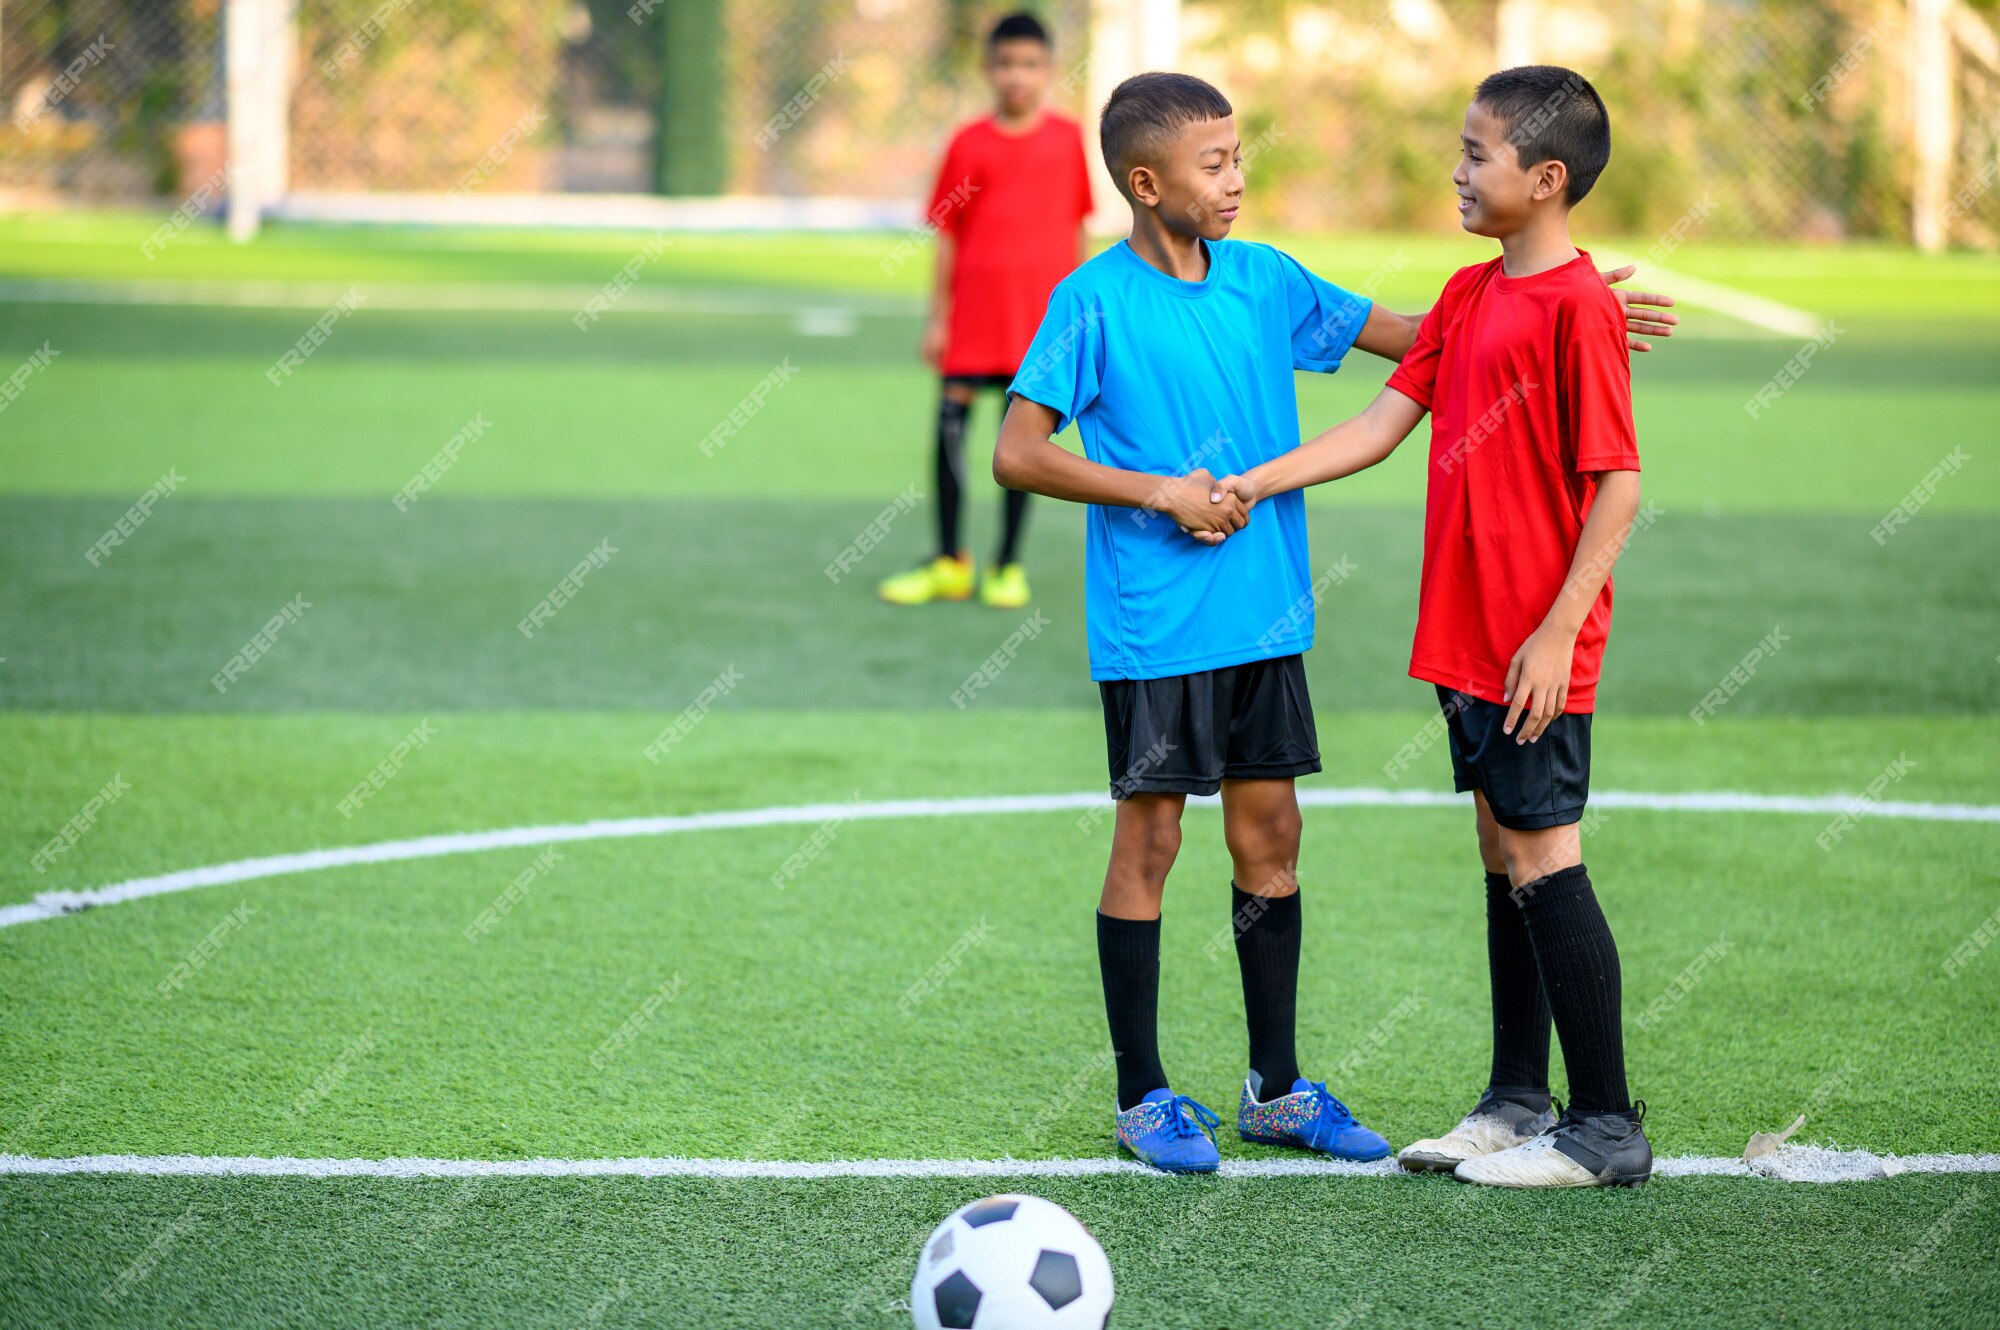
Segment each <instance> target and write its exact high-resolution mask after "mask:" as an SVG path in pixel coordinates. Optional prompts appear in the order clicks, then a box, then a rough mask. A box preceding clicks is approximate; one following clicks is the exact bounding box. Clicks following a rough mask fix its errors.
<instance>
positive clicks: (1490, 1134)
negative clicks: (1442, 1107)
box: [1396, 1090, 1556, 1173]
mask: <svg viewBox="0 0 2000 1330" xmlns="http://www.w3.org/2000/svg"><path fill="white" fill-rule="evenodd" d="M1555 1125H1556V1115H1555V1114H1554V1113H1553V1112H1551V1111H1549V1110H1548V1109H1543V1110H1541V1111H1540V1112H1536V1111H1535V1110H1534V1109H1533V1108H1530V1107H1529V1106H1527V1105H1525V1104H1517V1103H1513V1102H1511V1101H1509V1100H1505V1099H1496V1098H1494V1097H1493V1092H1492V1091H1491V1090H1488V1091H1487V1092H1486V1093H1485V1094H1482V1095H1481V1096H1479V1102H1478V1103H1477V1104H1475V1105H1474V1106H1473V1109H1472V1111H1471V1112H1470V1113H1467V1114H1466V1115H1465V1119H1464V1121H1462V1122H1460V1123H1459V1124H1458V1125H1457V1126H1456V1127H1453V1128H1452V1129H1451V1130H1450V1131H1448V1132H1446V1133H1445V1134H1444V1135H1442V1136H1434V1137H1431V1138H1430V1139H1429V1140H1423V1141H1412V1142H1411V1143H1410V1144H1408V1145H1406V1146H1404V1147H1403V1150H1402V1152H1401V1153H1400V1154H1398V1155H1397V1156H1396V1162H1397V1163H1399V1164H1401V1165H1402V1166H1403V1167H1404V1168H1406V1169H1408V1170H1409V1171H1410V1172H1412V1173H1449V1172H1451V1171H1452V1170H1453V1169H1455V1168H1457V1167H1458V1166H1459V1165H1460V1164H1462V1163H1464V1162H1465V1161H1466V1160H1468V1159H1478V1158H1480V1157H1481V1156H1483V1155H1490V1154H1497V1153H1499V1152H1500V1151H1502V1150H1509V1149H1512V1148H1513V1147H1515V1146H1517V1145H1521V1144H1524V1143H1526V1142H1528V1141H1531V1140H1533V1139H1534V1138H1535V1137H1537V1136H1539V1135H1541V1133H1543V1132H1545V1131H1547V1130H1548V1129H1549V1128H1551V1127H1553V1126H1555Z"/></svg>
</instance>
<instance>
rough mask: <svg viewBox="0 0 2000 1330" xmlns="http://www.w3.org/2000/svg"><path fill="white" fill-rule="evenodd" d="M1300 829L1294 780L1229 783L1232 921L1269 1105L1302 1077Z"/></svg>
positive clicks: (1254, 1052)
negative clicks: (1299, 1035)
mask: <svg viewBox="0 0 2000 1330" xmlns="http://www.w3.org/2000/svg"><path fill="white" fill-rule="evenodd" d="M1299 829H1300V820H1299V801H1298V794H1297V788H1296V786H1295V784H1294V782H1292V781H1291V780H1225V781H1224V782H1222V834H1223V839H1224V840H1225V841H1226V842H1228V845H1229V858H1230V862H1231V864H1232V865H1233V866H1234V867H1235V870H1236V877H1235V880H1234V881H1233V882H1231V883H1230V911H1231V914H1230V918H1231V922H1232V926H1233V928H1234V931H1235V934H1236V964H1237V967H1238V969H1239V970H1240V971H1241V972H1242V976H1243V1015H1244V1019H1245V1021H1246V1022H1247V1023H1248V1025H1249V1030H1250V1070H1251V1072H1252V1073H1253V1074H1254V1076H1255V1079H1256V1084H1257V1086H1258V1088H1259V1091H1260V1096H1259V1097H1260V1098H1263V1099H1272V1098H1276V1097H1277V1096H1279V1095H1283V1094H1289V1093H1290V1092H1291V1088H1292V1082H1293V1081H1295V1080H1297V1079H1298V1076H1299V1064H1298V1048H1297V1042H1296V1032H1297V1024H1298V989H1299V879H1298V862H1299ZM1246 888H1247V890H1246Z"/></svg>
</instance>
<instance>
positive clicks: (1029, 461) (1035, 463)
mask: <svg viewBox="0 0 2000 1330" xmlns="http://www.w3.org/2000/svg"><path fill="white" fill-rule="evenodd" d="M1055 425H1056V414H1055V412H1053V411H1051V410H1050V409H1049V408H1047V407H1045V406H1042V405H1041V404H1040V403H1039V402H1029V401H1028V400H1027V399H1026V398H1021V397H1016V398H1013V399H1012V401H1011V402H1010V404H1009V406H1008V409H1007V417H1006V419H1005V420H1004V421H1002V422H1001V426H1000V438H999V441H998V442H997V443H996V444H995V445H994V448H993V479H994V480H995V481H997V482H998V483H1000V484H1001V485H1004V486H1006V487H1007V488H1008V489H1011V490H1025V491H1027V492H1028V493H1030V494H1041V495H1045V496H1046V497H1048V498H1051V499H1066V500H1068V501H1069V502H1071V503H1099V504H1107V505H1110V506H1112V507H1119V508H1157V507H1159V506H1160V505H1161V503H1162V502H1163V501H1164V495H1163V486H1164V485H1165V484H1166V483H1167V478H1164V477H1161V476H1155V475H1152V474H1150V473H1148V472H1144V471H1123V470H1120V469H1119V468H1117V467H1113V466H1105V465H1104V464H1103V463H1101V462H1093V461H1091V460H1090V459H1089V458H1087V457H1078V456H1077V455H1076V454H1075V453H1073V452H1071V451H1070V450H1069V449H1067V448H1064V447H1063V446H1062V445H1060V444H1058V443H1054V442H1052V441H1051V440H1050V438H1049V436H1050V435H1051V434H1053V433H1054V432H1055Z"/></svg>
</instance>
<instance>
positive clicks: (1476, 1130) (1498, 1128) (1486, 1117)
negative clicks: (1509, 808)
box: [1397, 688, 1556, 1173]
mask: <svg viewBox="0 0 2000 1330" xmlns="http://www.w3.org/2000/svg"><path fill="white" fill-rule="evenodd" d="M1438 701H1439V703H1440V705H1441V706H1442V707H1443V708H1444V715H1445V723H1446V726H1447V732H1448V734H1449V736H1450V739H1451V759H1452V783H1453V786H1454V787H1455V788H1456V789H1457V790H1459V791H1460V792H1461V793H1464V792H1466V791H1470V792H1471V794H1472V806H1473V819H1474V826H1475V828H1476V829H1477V831H1478V836H1479V858H1480V862H1481V863H1482V864H1483V865H1484V866H1485V868H1486V969H1487V977H1488V982H1489V983H1490V985H1491V989H1492V998H1493V1064H1492V1069H1491V1071H1490V1072H1489V1073H1488V1076H1487V1082H1486V1092H1485V1093H1484V1094H1482V1095H1480V1096H1479V1102H1477V1103H1476V1104H1474V1105H1473V1106H1472V1111H1471V1112H1469V1113H1467V1114H1466V1115H1465V1117H1464V1118H1463V1119H1462V1120H1460V1122H1459V1124H1458V1125H1457V1126H1456V1127H1453V1128H1452V1129H1451V1130H1450V1131H1447V1132H1446V1133H1444V1134H1443V1135H1442V1136H1430V1137H1426V1138H1424V1139H1422V1140H1418V1141H1412V1142H1410V1144H1408V1145H1406V1146H1404V1147H1403V1150H1402V1153H1401V1154H1399V1155H1398V1156H1397V1160H1398V1162H1400V1163H1401V1164H1402V1165H1403V1167H1404V1168H1407V1169H1410V1170H1411V1171H1412V1172H1418V1173H1422V1172H1433V1171H1435V1172H1446V1173H1448V1172H1451V1171H1453V1170H1455V1169H1456V1168H1457V1167H1458V1166H1459V1165H1460V1164H1462V1163H1464V1162H1465V1161H1466V1160H1468V1159H1476V1158H1478V1157H1480V1156H1482V1155H1489V1154H1495V1153H1498V1152H1499V1151H1501V1150H1507V1149H1511V1148H1513V1147H1514V1146H1517V1145H1521V1144H1523V1143H1525V1142H1527V1141H1530V1140H1532V1139H1534V1138H1535V1137H1536V1136H1538V1135H1540V1134H1541V1133H1543V1132H1545V1131H1547V1130H1548V1129H1549V1128H1550V1127H1552V1126H1554V1125H1555V1121H1556V1116H1555V1114H1554V1113H1553V1112H1551V1111H1550V1096H1549V1003H1548V996H1547V994H1545V993H1544V992H1543V991H1542V975H1541V969H1540V967H1539V966H1537V965H1536V963H1535V948H1534V943H1533V942H1532V940H1530V938H1529V937H1528V926H1527V924H1526V922H1525V921H1524V920H1523V919H1522V918H1521V909H1520V906H1519V905H1518V904H1517V903H1516V900H1515V897H1514V894H1513V885H1512V883H1511V881H1510V880H1509V879H1508V876H1507V857H1506V854H1505V853H1504V852H1503V851H1502V849H1501V842H1500V834H1501V827H1500V823H1499V822H1498V820H1496V819H1495V817H1494V816H1493V808H1492V806H1491V805H1490V804H1488V803H1487V802H1486V795H1485V794H1484V793H1483V792H1482V791H1481V790H1480V788H1479V770H1478V767H1477V766H1476V765H1475V763H1474V761H1473V760H1472V759H1471V758H1469V757H1468V753H1470V754H1475V755H1476V754H1477V753H1478V752H1479V748H1478V745H1477V741H1478V738H1479V737H1480V736H1479V735H1478V734H1477V732H1476V730H1473V731H1469V730H1468V728H1467V726H1466V724H1465V721H1464V719H1463V717H1464V713H1465V712H1466V711H1467V710H1468V703H1470V702H1471V701H1473V699H1469V698H1466V697H1464V696H1463V695H1461V694H1455V693H1453V692H1452V690H1450V689H1448V688H1440V689H1439V690H1438Z"/></svg>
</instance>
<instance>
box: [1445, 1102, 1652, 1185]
mask: <svg viewBox="0 0 2000 1330" xmlns="http://www.w3.org/2000/svg"><path fill="white" fill-rule="evenodd" d="M1644 1113H1645V1106H1644V1105H1643V1104H1642V1105H1640V1106H1639V1108H1638V1109H1637V1110H1636V1111H1634V1112H1631V1113H1592V1114H1588V1115H1583V1114H1578V1113H1575V1112H1569V1113H1565V1114H1563V1116H1562V1120H1561V1121H1559V1122H1557V1123H1556V1125H1555V1126H1554V1127H1552V1128H1550V1129H1549V1130H1548V1131H1545V1132H1543V1133H1542V1134H1541V1135H1540V1136H1537V1137H1535V1139H1534V1140H1532V1141H1528V1142H1526V1143H1524V1144H1521V1145H1516V1146H1513V1147H1511V1148H1510V1149H1506V1150H1500V1151H1498V1152H1496V1153H1493V1154H1488V1155H1481V1156H1479V1157H1478V1158H1476V1159H1468V1160H1466V1161H1465V1162H1464V1163H1462V1164H1460V1165H1459V1166H1458V1167H1457V1168H1455V1169H1453V1170H1452V1176H1453V1177H1455V1178H1457V1179H1458V1180H1459V1181H1460V1182H1473V1183H1478V1184H1480V1185H1482V1186H1487V1187H1629V1186H1634V1185H1636V1184H1638V1183H1641V1182H1644V1181H1645V1180H1646V1179H1647V1178H1649V1177H1651V1176H1652V1175H1653V1147H1652V1144H1651V1143H1650V1142H1648V1141H1647V1139H1646V1133H1645V1132H1644V1131H1642V1130H1640V1127H1639V1123H1640V1120H1641V1118H1642V1117H1643V1116H1644Z"/></svg>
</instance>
